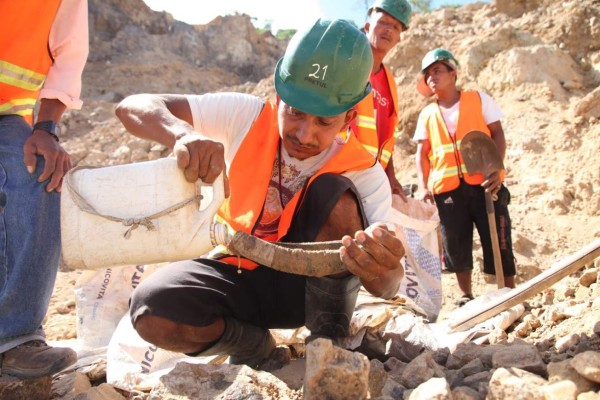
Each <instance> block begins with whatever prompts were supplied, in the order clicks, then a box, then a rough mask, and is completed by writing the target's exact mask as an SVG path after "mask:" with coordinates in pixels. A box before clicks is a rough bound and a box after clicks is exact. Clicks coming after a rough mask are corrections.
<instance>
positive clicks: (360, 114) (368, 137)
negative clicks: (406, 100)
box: [354, 65, 398, 169]
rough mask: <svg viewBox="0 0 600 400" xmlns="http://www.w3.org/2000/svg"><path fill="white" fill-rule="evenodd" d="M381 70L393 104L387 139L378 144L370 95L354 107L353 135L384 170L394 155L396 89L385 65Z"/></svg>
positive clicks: (371, 95) (394, 82)
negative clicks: (385, 78)
mask: <svg viewBox="0 0 600 400" xmlns="http://www.w3.org/2000/svg"><path fill="white" fill-rule="evenodd" d="M383 69H384V71H385V73H386V77H387V81H388V85H389V87H390V93H391V94H392V102H393V104H394V115H393V116H391V117H390V124H389V129H390V130H389V132H388V133H387V135H386V136H385V137H386V138H387V139H386V140H385V141H384V142H383V143H379V137H378V136H377V121H376V119H375V108H374V103H373V94H372V93H370V94H369V95H368V96H367V97H365V98H364V99H363V100H362V101H361V102H360V103H358V105H357V106H356V111H357V116H356V122H355V124H354V127H355V129H354V130H355V132H354V133H355V135H356V137H357V138H358V140H359V141H360V142H361V143H362V144H363V146H365V148H366V149H367V150H368V151H369V153H371V154H372V155H373V157H375V158H377V160H379V162H380V163H381V165H382V166H383V168H384V169H385V168H386V167H387V164H388V163H389V161H390V158H391V157H392V154H393V153H394V144H395V141H396V140H395V139H396V124H397V123H398V88H397V86H396V81H395V80H394V75H393V74H392V72H391V71H390V70H389V69H388V68H387V67H386V66H385V65H383Z"/></svg>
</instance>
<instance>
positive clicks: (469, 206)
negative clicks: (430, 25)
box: [414, 49, 516, 306]
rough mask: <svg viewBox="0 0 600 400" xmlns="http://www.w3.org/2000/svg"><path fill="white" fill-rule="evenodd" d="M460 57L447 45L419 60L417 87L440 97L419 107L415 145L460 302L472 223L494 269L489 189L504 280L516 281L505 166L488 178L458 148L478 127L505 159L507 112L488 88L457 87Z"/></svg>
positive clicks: (424, 195)
mask: <svg viewBox="0 0 600 400" xmlns="http://www.w3.org/2000/svg"><path fill="white" fill-rule="evenodd" d="M457 68H458V61H457V60H456V59H455V58H454V56H453V55H452V53H450V52H449V51H448V50H445V49H434V50H431V51H430V52H428V53H427V54H426V55H425V57H424V58H423V61H422V63H421V72H422V76H421V79H420V81H419V83H418V85H417V90H418V91H419V93H421V94H422V95H423V96H425V97H431V96H433V95H434V94H435V95H437V101H434V102H432V103H430V104H429V105H428V106H427V107H425V108H424V109H423V111H421V114H420V115H419V120H418V123H417V128H416V132H415V136H414V139H415V140H416V141H417V142H418V145H417V154H416V161H417V174H418V177H419V196H418V197H419V198H420V199H422V200H425V201H431V202H433V201H434V200H435V204H436V205H437V208H438V211H439V215H440V226H441V231H442V244H443V248H444V262H445V263H446V267H447V269H448V271H450V272H454V273H456V279H457V281H458V286H459V288H460V290H461V292H462V297H461V298H460V299H459V300H458V302H457V305H459V306H462V305H464V304H465V303H466V302H468V301H469V300H472V299H473V292H472V288H471V272H472V270H473V224H475V226H476V227H477V232H479V237H480V239H481V246H482V248H483V261H484V272H485V273H487V274H495V269H494V256H493V250H492V243H491V238H490V229H489V224H488V219H487V213H486V208H485V193H484V191H487V192H491V193H492V194H495V195H497V196H498V199H497V200H496V201H495V202H494V209H495V213H496V226H497V228H498V241H499V243H500V253H501V256H502V266H503V271H504V280H505V283H506V286H508V287H511V288H514V287H515V274H516V270H515V260H514V255H513V251H512V239H511V222H510V216H509V214H508V204H509V203H510V193H509V192H508V189H507V188H506V187H505V186H504V185H503V184H502V181H503V180H504V171H501V172H495V173H493V174H492V175H491V176H489V177H488V178H487V179H485V180H484V177H483V175H482V174H474V175H470V174H468V173H467V171H466V169H465V165H464V161H463V160H462V157H461V154H460V151H459V149H460V142H461V140H462V138H463V137H464V135H465V134H467V133H468V132H470V131H472V130H479V131H482V132H484V133H486V134H487V135H489V136H490V137H491V138H492V139H493V140H494V142H495V144H496V147H497V148H498V151H499V153H500V157H501V158H502V159H504V155H505V153H506V141H505V138H504V130H503V129H502V124H501V123H500V118H502V117H503V116H504V114H503V113H502V111H501V110H500V108H499V107H498V106H497V105H496V103H495V102H494V100H493V99H492V98H491V97H490V96H488V95H487V94H486V93H483V92H478V91H460V90H458V89H457V87H456V79H457Z"/></svg>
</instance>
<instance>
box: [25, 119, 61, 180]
mask: <svg viewBox="0 0 600 400" xmlns="http://www.w3.org/2000/svg"><path fill="white" fill-rule="evenodd" d="M38 155H39V156H42V157H44V171H42V174H41V175H40V176H39V177H38V182H44V181H45V180H47V179H48V178H50V182H49V183H48V185H46V192H51V191H53V190H56V191H57V192H60V191H61V189H62V178H63V176H65V174H66V173H67V171H69V170H70V169H71V159H70V158H69V154H68V153H67V152H66V151H65V149H63V148H62V147H61V145H60V144H58V142H57V141H56V140H55V139H54V138H53V137H52V136H51V135H49V134H48V133H47V132H44V131H41V130H35V131H33V134H32V135H31V136H30V137H29V138H28V139H27V140H26V141H25V144H24V145H23V162H24V163H25V166H26V167H27V171H28V172H29V173H30V174H33V173H34V172H35V170H36V168H37V156H38Z"/></svg>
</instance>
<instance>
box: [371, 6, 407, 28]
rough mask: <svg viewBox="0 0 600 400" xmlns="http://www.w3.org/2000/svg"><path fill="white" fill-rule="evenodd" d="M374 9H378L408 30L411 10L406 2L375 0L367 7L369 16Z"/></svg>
mask: <svg viewBox="0 0 600 400" xmlns="http://www.w3.org/2000/svg"><path fill="white" fill-rule="evenodd" d="M375 8H380V9H382V10H383V11H385V12H386V13H388V14H390V15H391V16H392V17H394V18H396V19H397V20H398V21H400V22H402V24H404V27H406V28H408V23H409V22H410V13H411V12H412V9H411V7H410V4H408V1H406V0H375V1H374V2H373V5H372V6H371V7H369V14H370V13H371V11H372V10H374V9H375Z"/></svg>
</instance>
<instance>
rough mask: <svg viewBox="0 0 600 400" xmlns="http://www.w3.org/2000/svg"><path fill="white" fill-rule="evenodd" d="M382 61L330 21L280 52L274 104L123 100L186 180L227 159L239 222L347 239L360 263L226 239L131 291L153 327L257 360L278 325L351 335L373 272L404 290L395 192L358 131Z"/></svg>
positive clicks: (271, 236) (130, 120)
mask: <svg viewBox="0 0 600 400" xmlns="http://www.w3.org/2000/svg"><path fill="white" fill-rule="evenodd" d="M372 62H373V60H372V56H371V51H370V49H369V44H368V41H367V39H366V38H365V36H364V35H363V34H362V33H361V32H360V31H359V30H358V29H356V28H355V27H353V26H352V25H351V24H350V23H348V22H347V21H342V20H334V21H323V20H318V21H317V22H316V23H315V24H314V25H313V26H311V27H310V28H308V29H304V30H299V31H298V32H297V33H296V34H295V35H294V37H293V38H292V39H291V41H290V43H289V45H288V48H287V50H286V53H285V55H284V57H283V58H282V59H281V60H280V61H279V63H278V64H277V67H276V69H275V90H276V92H277V100H276V102H275V103H269V102H265V101H263V100H262V99H260V98H258V97H255V96H250V95H244V94H240V93H214V94H205V95H197V96H192V95H189V96H183V95H136V96H131V97H128V98H126V99H124V100H123V101H122V102H121V103H120V104H119V105H118V107H117V110H116V112H117V116H118V117H119V119H120V120H121V122H122V123H123V125H124V126H125V127H126V128H127V129H128V130H129V131H130V132H131V133H132V134H134V135H136V136H139V137H142V138H145V139H152V140H155V141H158V142H160V143H162V144H164V145H166V146H168V147H170V148H172V149H174V152H175V154H176V156H177V160H178V163H179V166H180V168H181V169H182V170H183V171H182V173H184V174H185V176H186V178H187V180H188V181H191V182H195V181H196V180H198V179H202V180H203V181H204V182H207V183H211V182H214V180H215V178H216V177H217V176H218V175H219V174H221V173H222V172H224V171H227V173H228V177H229V179H228V182H229V185H228V187H227V188H226V193H229V196H228V198H227V199H226V200H225V203H224V204H223V206H222V207H221V209H220V210H219V218H220V219H221V220H222V221H224V222H226V223H228V224H229V225H230V226H231V227H232V229H234V230H236V231H238V230H241V231H244V232H247V233H249V234H252V235H254V236H257V237H259V238H262V239H264V240H268V241H285V242H313V241H329V240H340V239H341V240H342V247H341V248H340V250H339V252H340V258H341V260H342V261H343V262H344V264H345V265H346V267H347V269H348V270H347V271H346V272H344V273H342V274H340V275H336V276H327V277H321V278H317V277H306V276H301V275H294V274H288V273H284V272H279V271H276V270H274V269H271V268H269V267H266V266H262V265H257V264H256V263H254V262H252V261H250V260H246V259H241V260H238V258H237V257H233V256H232V255H231V254H227V251H226V249H222V251H221V252H218V253H215V254H212V255H211V256H210V257H206V258H198V259H196V260H189V261H183V262H178V263H175V264H172V265H170V266H167V267H165V268H163V269H161V270H160V271H158V272H156V273H155V274H153V275H152V276H151V277H149V278H148V279H147V280H145V281H143V282H142V283H141V284H140V285H139V286H138V287H137V288H136V290H135V291H134V293H133V296H132V298H131V302H130V313H131V319H132V323H133V326H134V327H135V329H136V330H137V332H138V333H139V334H140V336H141V337H142V338H144V339H145V340H147V341H148V342H150V343H153V344H154V345H156V346H158V347H161V348H164V349H167V350H171V351H178V352H182V353H187V354H191V355H202V356H205V355H214V354H228V355H229V356H230V362H231V363H233V364H247V365H249V366H251V367H254V368H255V367H259V366H260V365H261V363H262V361H263V360H265V359H266V358H268V357H269V355H270V353H271V351H272V350H273V348H274V346H275V342H274V339H273V337H272V336H271V334H270V332H269V329H271V328H296V327H300V326H303V325H306V327H307V328H308V329H310V331H311V338H315V337H328V338H331V339H333V340H334V341H337V340H338V339H341V338H343V337H345V336H347V335H348V334H349V324H350V319H351V317H352V313H353V310H354V307H355V303H356V298H357V294H358V290H359V288H360V286H361V285H364V287H365V289H367V290H368V291H369V292H371V293H372V294H373V295H375V296H380V297H384V298H390V297H393V296H394V295H395V294H396V291H397V290H398V287H399V285H400V280H401V279H402V276H403V269H402V266H401V264H400V259H401V257H402V256H403V255H404V250H403V248H402V243H401V242H400V241H399V239H397V238H396V237H395V236H394V235H393V233H392V232H391V231H389V230H388V229H387V228H386V225H385V223H389V222H390V206H391V191H390V189H389V186H388V185H386V184H385V183H386V181H387V178H386V176H385V173H384V172H383V170H382V169H381V168H380V167H379V166H378V165H375V164H374V163H373V157H372V156H371V155H370V154H369V153H368V152H367V151H366V150H365V149H364V147H363V146H362V145H361V144H360V143H359V142H358V141H357V140H356V138H355V137H354V135H348V134H347V129H348V126H349V124H350V122H351V121H352V119H353V118H354V117H355V116H356V111H355V109H354V107H355V105H356V104H357V103H358V102H359V101H361V100H362V99H363V98H365V97H366V96H367V95H368V94H369V92H370V91H371V86H370V84H369V82H368V79H369V73H370V71H371V68H372ZM257 155H259V156H257ZM367 226H370V227H369V229H366V228H367ZM199 256H200V255H199ZM309 340H310V339H309Z"/></svg>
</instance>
